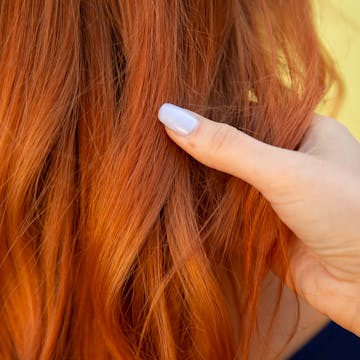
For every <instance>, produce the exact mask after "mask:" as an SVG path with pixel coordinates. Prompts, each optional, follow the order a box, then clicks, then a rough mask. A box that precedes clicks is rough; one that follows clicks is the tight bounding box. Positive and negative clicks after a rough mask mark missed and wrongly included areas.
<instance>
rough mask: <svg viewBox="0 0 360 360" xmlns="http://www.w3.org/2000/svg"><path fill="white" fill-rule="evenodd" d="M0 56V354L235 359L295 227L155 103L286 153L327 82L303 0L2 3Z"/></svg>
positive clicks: (331, 78) (328, 72)
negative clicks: (166, 119)
mask: <svg viewBox="0 0 360 360" xmlns="http://www.w3.org/2000/svg"><path fill="white" fill-rule="evenodd" d="M0 49H1V52H0V159H1V162H0V201H1V213H0V215H1V216H0V357H1V358H2V359H26V360H28V359H107V358H111V359H136V358H138V359H162V360H165V359H167V360H168V359H170V360H171V359H233V358H236V357H241V358H246V357H247V355H248V352H249V341H250V338H251V334H252V333H253V330H254V327H255V325H256V306H257V301H258V297H259V289H260V287H261V284H262V280H263V279H264V276H265V274H266V273H267V272H269V270H270V269H271V266H272V264H273V261H274V259H275V258H276V260H277V261H278V262H279V263H280V264H282V269H283V272H284V273H285V271H286V269H287V268H288V257H287V251H286V250H287V246H288V244H289V241H290V240H291V235H292V233H291V232H290V230H289V229H288V228H287V227H286V226H285V225H284V224H283V223H282V222H281V221H280V220H279V218H278V217H277V216H276V214H275V213H274V212H273V210H272V208H271V206H270V205H269V203H268V202H267V201H266V200H265V199H264V198H263V196H262V195H261V194H260V193H259V192H258V191H257V190H256V189H255V188H253V187H251V186H250V185H249V184H247V183H245V182H243V181H242V180H240V179H237V178H234V177H232V176H230V175H227V174H224V173H221V172H219V171H215V170H213V169H210V168H207V167H206V166H204V165H202V164H199V163H198V162H196V161H195V160H194V159H193V158H191V157H190V156H189V155H188V154H186V153H185V152H184V151H182V150H181V149H180V148H178V147H177V146H176V145H175V144H174V143H173V142H172V141H171V140H170V139H169V138H168V136H167V135H166V132H165V131H164V129H163V127H162V125H161V124H160V123H159V121H158V120H157V111H158V109H159V107H160V105H161V104H162V103H163V102H172V103H174V104H177V105H179V106H183V107H186V108H189V109H191V110H193V111H196V112H199V113H200V114H202V115H204V116H206V117H209V118H211V119H213V120H216V121H219V122H226V123H229V124H231V125H233V126H235V127H237V128H238V129H240V130H242V131H244V132H246V133H247V134H250V135H251V136H254V137H255V138H257V139H259V140H262V141H264V142H267V143H269V144H273V145H276V146H280V147H285V148H288V149H297V147H298V146H299V143H300V141H301V139H302V137H303V135H304V133H305V132H306V130H307V128H308V126H309V123H310V119H311V116H312V113H313V112H314V109H315V108H316V106H317V105H318V104H319V102H321V100H322V99H323V97H324V95H325V94H326V92H327V90H328V88H329V86H330V85H331V84H332V83H336V82H339V77H338V75H337V73H336V71H335V67H334V64H333V62H332V60H331V58H330V57H329V55H328V54H327V52H326V51H325V50H324V48H323V46H322V45H321V43H320V42H319V39H318V36H317V33H316V29H315V25H314V23H313V11H312V8H311V4H310V1H306V0H302V1H298V0H287V1H267V0H252V1H244V0H154V1H149V0H135V1H134V0H66V1H51V0H47V1H40V0H5V1H1V3H0ZM239 156H241V154H239ZM280 293H281V289H280V290H279V294H280ZM231 304H235V305H234V306H233V307H232V306H231ZM231 308H235V309H236V316H234V314H233V313H232V311H231ZM274 316H275V315H274Z"/></svg>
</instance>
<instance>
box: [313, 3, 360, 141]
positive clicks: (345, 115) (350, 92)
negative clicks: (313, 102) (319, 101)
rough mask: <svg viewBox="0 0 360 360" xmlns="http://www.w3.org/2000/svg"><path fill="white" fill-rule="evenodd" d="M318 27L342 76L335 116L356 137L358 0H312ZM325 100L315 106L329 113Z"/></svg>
mask: <svg viewBox="0 0 360 360" xmlns="http://www.w3.org/2000/svg"><path fill="white" fill-rule="evenodd" d="M313 1H314V5H315V10H316V12H317V20H318V24H317V25H318V30H319V33H320V36H321V37H322V39H323V42H324V44H325V46H326V47H327V49H328V50H329V51H330V53H331V54H332V55H333V57H334V58H335V60H336V63H337V65H338V68H339V70H340V72H341V74H342V77H343V79H344V83H345V87H346V93H345V99H344V102H343V105H342V107H341V108H340V111H339V113H338V114H337V115H336V118H337V119H338V120H339V121H341V122H342V123H343V124H345V125H346V126H347V127H348V128H349V130H350V131H351V132H352V133H353V134H354V136H355V137H356V138H357V139H358V140H359V141H360V0H313ZM328 100H329V101H328V102H327V103H325V104H324V105H322V106H320V107H319V109H318V112H319V113H322V114H327V115H330V108H331V106H330V105H331V93H330V96H329V99H328Z"/></svg>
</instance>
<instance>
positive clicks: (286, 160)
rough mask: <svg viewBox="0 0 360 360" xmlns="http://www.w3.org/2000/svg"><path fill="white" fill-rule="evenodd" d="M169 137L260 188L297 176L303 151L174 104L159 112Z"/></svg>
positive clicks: (206, 161) (201, 158)
mask: <svg viewBox="0 0 360 360" xmlns="http://www.w3.org/2000/svg"><path fill="white" fill-rule="evenodd" d="M158 117H159V120H160V121H161V122H162V123H163V124H164V125H165V126H166V132H167V133H168V135H169V137H170V138H171V139H172V140H173V141H174V142H175V143H176V144H177V145H179V146H180V147H181V148H182V149H184V150H185V151H186V152H187V153H189V154H190V155H191V156H192V157H194V158H195V159H197V160H198V161H200V162H201V163H203V164H204V165H207V166H209V167H212V168H214V169H217V170H220V171H223V172H226V173H228V174H231V175H234V176H236V177H239V178H241V179H243V180H245V181H246V182H248V183H250V184H252V185H253V186H255V187H256V188H257V189H258V190H260V191H265V192H266V189H267V188H268V187H269V185H271V184H275V183H277V182H279V181H280V182H281V179H283V177H284V176H285V174H287V175H286V176H294V177H295V176H296V173H297V171H298V169H299V167H300V168H301V157H302V155H304V154H300V153H298V152H295V151H291V150H287V149H282V148H278V147H275V146H272V145H269V144H265V143H263V142H261V141H258V140H256V139H254V138H253V137H251V136H249V135H247V134H245V133H243V132H241V131H239V130H237V129H236V128H235V127H233V126H230V125H228V124H224V123H219V122H215V121H212V120H209V119H206V118H204V117H202V116H201V115H198V114H196V113H194V112H191V111H189V110H186V109H182V108H180V107H178V106H175V105H172V104H168V103H166V104H163V105H162V106H161V107H160V110H159V113H158Z"/></svg>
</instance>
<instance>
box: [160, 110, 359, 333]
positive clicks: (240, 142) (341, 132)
mask: <svg viewBox="0 0 360 360" xmlns="http://www.w3.org/2000/svg"><path fill="white" fill-rule="evenodd" d="M192 114H193V115H195V116H196V117H197V118H198V120H199V125H198V126H197V127H196V128H195V130H194V131H193V132H191V133H190V134H188V135H179V134H177V133H176V132H174V131H173V130H171V129H169V128H167V127H165V129H166V132H167V134H168V135H169V137H170V138H171V139H172V140H173V141H174V142H175V143H176V144H177V145H179V146H180V147H181V148H182V149H183V150H185V151H186V152H187V153H189V154H190V155H191V156H192V157H194V158H195V159H197V160H198V161H200V162H201V163H203V164H205V165H207V166H209V167H212V168H214V169H217V170H220V171H223V172H226V173H228V174H231V175H233V176H236V177H239V178H241V179H243V180H245V181H246V182H248V183H250V184H251V185H253V186H254V187H255V188H257V189H258V190H259V191H260V192H261V193H262V194H263V195H264V197H265V198H266V199H267V200H268V201H269V202H270V204H271V206H272V207H273V209H274V210H275V212H276V213H277V214H278V216H279V217H280V219H281V220H282V221H283V222H284V223H285V224H286V225H287V226H288V227H289V228H290V229H291V230H292V231H293V232H294V234H295V235H296V242H295V246H294V247H293V248H291V249H290V258H291V272H292V275H293V278H294V280H295V287H296V291H297V292H298V293H299V295H300V296H301V297H302V299H303V300H304V301H305V302H306V303H307V304H309V305H310V306H311V307H312V308H313V309H315V310H317V311H318V312H319V313H320V314H323V316H324V318H325V317H328V318H330V319H331V320H333V321H334V322H336V323H337V324H339V325H340V326H342V327H343V328H345V329H347V330H349V331H351V332H353V333H354V334H356V335H357V336H360V143H359V142H358V141H357V140H356V139H355V138H354V137H353V136H352V134H351V133H350V132H349V130H348V129H347V128H346V127H345V126H344V125H342V124H341V123H340V122H338V121H337V120H335V119H332V118H329V117H325V116H321V115H317V114H315V115H314V116H313V119H312V123H311V126H310V128H309V129H308V131H307V133H306V134H305V137H304V139H303V141H302V143H301V146H300V148H299V150H298V151H292V150H287V149H282V148H278V147H275V146H272V145H268V144H265V143H262V142H260V141H258V140H256V139H254V138H253V137H250V136H248V135H246V134H245V133H243V132H241V131H239V130H237V129H236V128H234V127H232V126H230V125H227V124H223V123H218V122H215V121H212V120H210V119H206V118H204V117H202V116H200V115H198V114H195V113H193V112H192ZM274 273H276V266H275V267H274ZM286 284H287V286H288V287H289V288H292V284H291V281H290V276H288V277H287V279H286ZM319 321H320V322H322V323H324V321H323V320H321V319H320V320H319Z"/></svg>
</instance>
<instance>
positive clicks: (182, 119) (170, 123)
mask: <svg viewBox="0 0 360 360" xmlns="http://www.w3.org/2000/svg"><path fill="white" fill-rule="evenodd" d="M158 118H159V120H160V121H161V122H162V123H163V124H164V125H165V126H166V127H168V128H169V129H171V130H173V131H175V132H176V133H177V134H179V135H183V136H186V135H189V134H190V133H191V132H193V131H194V130H195V128H196V127H197V126H198V124H199V119H198V118H197V117H196V116H195V115H193V114H192V113H191V112H189V111H188V110H186V109H183V108H181V107H179V106H176V105H173V104H169V103H165V104H163V105H161V106H160V109H159V112H158Z"/></svg>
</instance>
